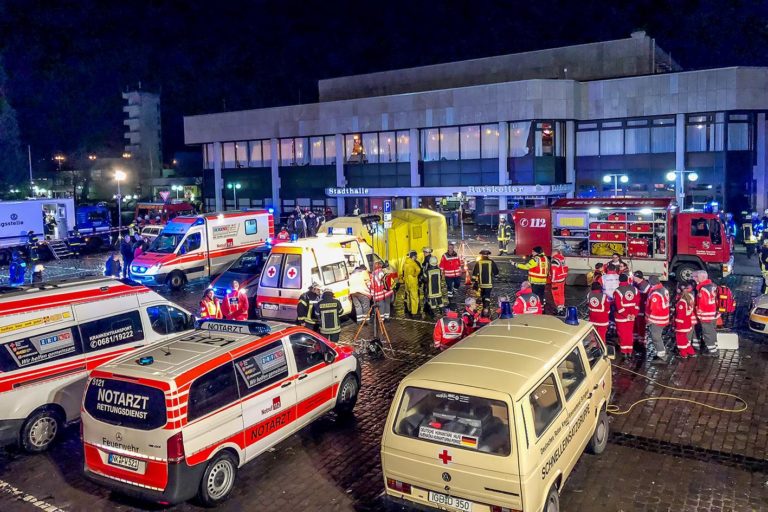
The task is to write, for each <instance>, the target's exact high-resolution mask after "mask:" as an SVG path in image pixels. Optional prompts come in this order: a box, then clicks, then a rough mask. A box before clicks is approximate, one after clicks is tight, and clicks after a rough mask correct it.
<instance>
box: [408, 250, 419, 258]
mask: <svg viewBox="0 0 768 512" xmlns="http://www.w3.org/2000/svg"><path fill="white" fill-rule="evenodd" d="M417 255H418V254H417V253H416V251H411V252H409V253H408V257H409V258H415V257H416V256H417Z"/></svg>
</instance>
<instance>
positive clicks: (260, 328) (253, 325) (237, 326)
mask: <svg viewBox="0 0 768 512" xmlns="http://www.w3.org/2000/svg"><path fill="white" fill-rule="evenodd" d="M195 329H199V330H203V331H213V332H224V333H228V334H252V335H254V336H266V335H267V334H269V333H271V332H272V327H271V326H270V325H269V324H266V323H264V322H253V321H237V320H210V319H207V318H203V319H199V320H196V321H195Z"/></svg>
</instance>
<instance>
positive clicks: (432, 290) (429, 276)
mask: <svg viewBox="0 0 768 512" xmlns="http://www.w3.org/2000/svg"><path fill="white" fill-rule="evenodd" d="M425 268H426V270H425V272H424V312H425V313H427V314H429V315H430V316H432V317H433V318H434V316H435V313H436V312H437V311H439V310H440V307H441V306H442V305H443V273H442V271H441V270H440V268H439V267H438V266H437V258H435V257H434V256H430V257H429V260H427V266H426V267H425Z"/></svg>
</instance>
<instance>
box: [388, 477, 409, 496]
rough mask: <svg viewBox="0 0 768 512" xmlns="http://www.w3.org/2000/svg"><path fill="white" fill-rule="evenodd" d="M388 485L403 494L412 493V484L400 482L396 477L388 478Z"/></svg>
mask: <svg viewBox="0 0 768 512" xmlns="http://www.w3.org/2000/svg"><path fill="white" fill-rule="evenodd" d="M387 487H389V488H390V489H392V490H393V491H397V492H401V493H403V494H411V484H406V483H405V482H400V481H398V480H395V479H394V478H387Z"/></svg>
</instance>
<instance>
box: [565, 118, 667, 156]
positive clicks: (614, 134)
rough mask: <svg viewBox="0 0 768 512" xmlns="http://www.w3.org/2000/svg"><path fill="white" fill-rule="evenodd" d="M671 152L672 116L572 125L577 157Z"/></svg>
mask: <svg viewBox="0 0 768 512" xmlns="http://www.w3.org/2000/svg"><path fill="white" fill-rule="evenodd" d="M674 152H675V118H674V117H664V118H633V119H620V120H610V121H589V122H579V123H577V125H576V156H577V157H582V156H600V155H604V156H615V155H644V154H649V153H655V154H661V153H674Z"/></svg>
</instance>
